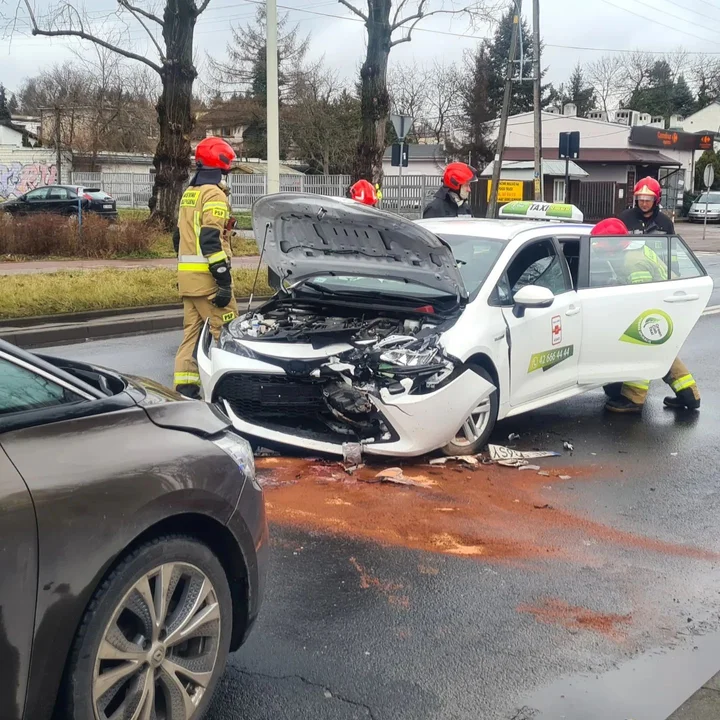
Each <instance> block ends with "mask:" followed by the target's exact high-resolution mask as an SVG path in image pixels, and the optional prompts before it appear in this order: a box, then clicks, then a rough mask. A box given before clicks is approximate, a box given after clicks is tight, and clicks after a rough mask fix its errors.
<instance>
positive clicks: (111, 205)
mask: <svg viewBox="0 0 720 720" xmlns="http://www.w3.org/2000/svg"><path fill="white" fill-rule="evenodd" d="M72 189H73V190H74V191H75V193H76V194H77V195H79V196H80V197H83V198H85V199H86V200H89V202H90V205H89V206H88V210H89V211H90V212H92V213H95V214H96V215H102V216H103V217H105V218H108V219H110V220H116V219H117V201H116V200H115V198H114V197H113V196H112V195H108V194H107V193H106V192H105V191H104V190H101V189H100V188H96V187H83V186H77V185H74V186H72Z"/></svg>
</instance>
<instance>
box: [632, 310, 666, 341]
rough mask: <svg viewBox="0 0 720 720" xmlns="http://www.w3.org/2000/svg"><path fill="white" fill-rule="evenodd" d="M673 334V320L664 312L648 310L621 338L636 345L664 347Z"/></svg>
mask: <svg viewBox="0 0 720 720" xmlns="http://www.w3.org/2000/svg"><path fill="white" fill-rule="evenodd" d="M672 334H673V321H672V318H671V317H670V316H669V315H668V314H667V313H666V312H663V311H662V310H646V311H645V312H644V313H642V314H641V315H640V316H639V317H638V318H637V319H636V320H634V321H633V322H632V324H631V325H630V327H629V328H628V329H627V330H626V331H625V332H624V333H623V334H622V335H621V336H620V340H621V342H626V343H633V344H634V345H663V344H664V343H666V342H667V341H668V340H669V339H670V338H671V337H672Z"/></svg>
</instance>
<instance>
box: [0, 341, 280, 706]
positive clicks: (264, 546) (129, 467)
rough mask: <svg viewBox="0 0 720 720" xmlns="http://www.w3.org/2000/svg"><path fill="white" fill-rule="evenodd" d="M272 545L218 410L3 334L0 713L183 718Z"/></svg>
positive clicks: (211, 678)
mask: <svg viewBox="0 0 720 720" xmlns="http://www.w3.org/2000/svg"><path fill="white" fill-rule="evenodd" d="M267 554H268V538H267V523H266V519H265V507H264V500H263V493H262V490H261V489H260V487H259V486H258V485H257V483H256V480H255V466H254V462H253V456H252V451H251V449H250V445H249V444H248V443H247V441H245V440H244V439H243V438H241V437H240V436H239V435H237V434H236V433H235V432H234V431H233V430H232V427H231V425H230V422H229V420H228V418H227V417H225V416H224V415H223V414H222V413H221V412H220V411H219V410H218V409H217V408H215V407H213V406H210V405H207V404H205V403H202V402H196V401H188V400H184V399H182V398H181V397H180V396H179V395H177V394H176V393H174V392H172V391H171V390H168V389H166V388H163V387H162V386H159V385H157V384H155V383H153V382H152V381H150V380H143V379H140V378H135V377H124V376H122V375H120V374H118V373H115V372H112V371H109V370H105V369H101V368H97V367H94V366H91V365H87V364H84V363H79V362H72V361H69V360H63V359H59V358H54V357H48V356H43V355H35V354H31V353H28V352H25V351H22V350H19V349H18V348H16V347H14V346H12V345H10V344H9V343H6V342H3V341H0V577H1V578H2V582H0V653H1V654H2V668H3V669H2V672H1V673H0V718H2V720H49V718H50V717H51V716H52V717H58V718H76V719H77V720H80V718H82V719H83V720H87V719H88V718H93V719H94V720H109V718H121V717H122V718H131V717H132V718H158V719H159V718H167V720H171V718H172V720H196V719H197V718H200V717H201V716H202V715H203V713H204V711H205V709H206V708H207V706H208V705H209V703H210V702H211V700H212V695H213V691H214V689H215V687H216V685H217V682H218V680H219V678H220V676H221V675H222V673H223V670H224V667H225V661H226V658H227V654H228V652H229V651H233V650H235V649H237V648H238V647H239V646H240V645H241V644H242V643H243V642H244V640H245V638H246V637H247V635H248V633H249V631H250V629H251V627H252V625H253V623H254V621H255V618H256V616H257V613H258V610H259V607H260V602H261V599H262V594H263V585H264V578H265V568H266V561H267Z"/></svg>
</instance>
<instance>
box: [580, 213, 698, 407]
mask: <svg viewBox="0 0 720 720" xmlns="http://www.w3.org/2000/svg"><path fill="white" fill-rule="evenodd" d="M590 234H591V235H592V236H596V237H597V236H603V235H614V236H623V235H630V233H629V231H628V228H627V227H626V226H625V224H624V223H623V222H622V221H621V220H618V219H616V218H610V219H608V220H603V221H602V222H600V223H598V224H597V225H596V226H595V227H594V228H593V229H592V230H591V232H590ZM601 242H602V241H600V242H598V241H596V242H595V243H594V247H595V248H596V249H599V250H603V249H604V250H607V251H609V252H614V253H616V252H618V251H619V252H620V253H621V261H620V267H619V268H616V271H619V272H618V274H619V275H620V277H621V279H622V280H623V281H624V282H625V283H627V284H628V285H635V284H638V283H645V282H653V281H663V280H667V277H668V270H667V265H666V264H665V263H664V262H663V261H662V260H661V259H660V258H659V257H658V256H657V254H656V253H655V252H654V251H653V250H651V249H650V248H649V247H647V245H645V244H644V242H643V244H642V247H638V248H637V249H633V247H632V246H633V241H632V240H631V239H630V238H628V240H626V241H621V242H612V244H608V246H607V247H602V245H601ZM635 242H636V243H638V244H639V242H640V241H635ZM610 262H611V264H613V265H614V264H615V263H613V262H612V261H610ZM663 381H664V382H665V383H667V384H668V385H669V386H670V387H671V388H672V390H673V392H674V393H675V395H674V396H671V397H666V398H665V401H664V402H665V406H666V407H669V408H673V409H678V410H680V409H686V408H687V409H690V410H698V409H699V408H700V392H699V391H698V387H697V383H696V382H695V379H694V378H693V376H692V375H691V374H690V371H689V370H688V369H687V367H686V366H685V364H684V363H683V362H682V360H680V358H676V359H675V361H674V362H673V364H672V366H671V367H670V371H669V372H668V374H667V375H666V376H665V377H664V378H663ZM649 388H650V381H649V380H640V381H635V382H625V383H622V384H620V383H614V384H612V385H606V386H605V392H606V394H607V395H608V397H609V400H608V401H607V403H606V405H605V408H606V409H607V410H609V411H610V412H615V413H635V414H639V413H641V412H642V409H643V407H644V405H645V400H646V398H647V394H648V390H649Z"/></svg>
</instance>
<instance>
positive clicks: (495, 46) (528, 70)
mask: <svg viewBox="0 0 720 720" xmlns="http://www.w3.org/2000/svg"><path fill="white" fill-rule="evenodd" d="M514 17H515V9H514V8H513V7H510V8H509V9H508V11H507V12H506V13H505V14H504V15H503V16H502V18H501V20H500V24H499V25H498V28H497V30H496V31H495V36H494V37H493V39H492V41H490V42H485V43H483V44H482V45H481V47H480V49H479V50H478V54H479V53H483V52H484V53H485V54H486V62H487V67H488V69H489V75H488V77H487V103H488V110H489V111H490V113H491V115H492V117H493V118H498V117H500V113H501V111H502V103H503V95H504V93H505V70H506V67H507V61H508V55H509V54H510V45H511V43H512V33H513V18H514ZM519 39H520V41H521V42H522V48H523V63H522V65H523V67H522V76H523V77H524V78H530V77H532V74H533V46H532V34H531V33H530V28H529V27H528V24H527V22H526V21H525V20H524V19H523V20H522V21H521V23H520V38H519ZM517 59H518V60H519V59H520V48H519V46H518V51H517ZM517 65H519V63H517ZM517 65H516V67H517ZM483 67H484V63H483ZM532 108H533V84H532V83H531V82H522V83H520V82H518V83H515V84H514V85H513V93H512V100H511V102H510V114H511V115H517V114H518V113H523V112H528V111H530V110H532Z"/></svg>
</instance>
